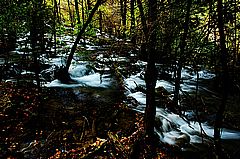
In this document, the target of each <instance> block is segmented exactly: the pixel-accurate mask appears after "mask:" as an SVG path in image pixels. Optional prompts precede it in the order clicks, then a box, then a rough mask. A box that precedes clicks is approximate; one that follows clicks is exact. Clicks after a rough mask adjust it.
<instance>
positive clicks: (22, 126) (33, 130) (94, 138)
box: [0, 82, 240, 158]
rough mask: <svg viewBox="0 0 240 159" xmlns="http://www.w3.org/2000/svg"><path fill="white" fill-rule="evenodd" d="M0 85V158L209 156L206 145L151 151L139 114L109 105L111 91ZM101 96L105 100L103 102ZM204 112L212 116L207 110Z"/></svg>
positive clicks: (230, 149)
mask: <svg viewBox="0 0 240 159" xmlns="http://www.w3.org/2000/svg"><path fill="white" fill-rule="evenodd" d="M0 87H1V89H0V90H1V91H0V95H1V98H0V99H1V100H0V103H1V112H0V115H1V116H0V117H1V121H2V122H1V128H2V130H1V135H0V136H1V138H0V141H1V149H0V152H1V153H0V154H1V156H0V157H1V158H7V157H12V158H19V156H22V157H24V158H32V157H34V158H40V157H43V158H79V157H80V158H130V157H132V158H133V156H134V155H135V156H136V155H138V156H139V158H146V157H153V156H155V157H154V158H191V157H193V156H198V157H197V158H204V157H206V156H207V158H214V154H213V153H212V152H213V149H212V148H211V145H209V147H205V148H203V152H198V153H197V152H194V153H193V152H188V153H186V152H185V153H183V152H181V147H178V146H172V145H168V144H164V143H161V142H157V143H155V144H156V145H155V146H154V147H153V146H152V145H153V144H152V143H151V142H150V143H149V141H151V139H150V140H148V139H146V138H144V137H143V136H144V126H143V115H142V114H141V113H137V112H135V111H133V110H131V109H129V108H127V106H126V105H125V104H123V103H121V100H118V99H116V100H115V101H112V100H111V99H112V98H114V96H116V93H118V92H114V91H113V90H109V91H107V92H106V91H103V90H94V91H93V90H89V88H88V89H84V88H82V89H81V90H78V91H80V92H81V94H82V95H83V97H82V98H80V99H79V98H76V95H74V94H73V93H72V89H66V88H65V89H63V88H43V90H41V93H40V91H39V90H37V89H36V88H31V89H29V88H26V87H17V86H16V85H14V84H13V83H9V82H8V83H1V85H0ZM92 92H95V93H92ZM103 92H104V94H105V95H104V97H106V96H108V97H109V99H108V98H103V95H102V94H101V93H103ZM99 94H100V96H99ZM207 104H208V103H207ZM233 106H234V107H235V106H236V105H233ZM230 110H232V111H230ZM206 111H207V112H206V113H207V115H209V116H211V113H212V112H211V111H208V110H206ZM231 113H232V114H233V115H232V116H233V117H232V118H227V121H226V122H224V123H225V126H226V127H230V128H234V129H238V128H239V126H240V125H239V122H238V119H239V118H237V116H238V115H239V110H237V109H234V108H228V114H231ZM206 117H207V116H205V118H206ZM203 118H204V117H203ZM229 123H230V125H229ZM231 123H232V124H231ZM155 141H156V140H155ZM232 143H235V144H234V145H239V146H240V144H239V142H236V141H232V142H230V141H228V142H226V143H225V148H226V153H229V152H233V153H235V154H234V155H237V154H239V150H237V148H236V147H235V146H234V147H232V146H231V145H232ZM136 145H141V146H139V147H138V146H136ZM199 146H200V145H199ZM136 147H137V148H136ZM207 149H208V151H206V150H207ZM136 151H137V152H139V154H136V153H134V152H136ZM204 151H205V152H204ZM189 153H193V154H189ZM189 156H190V157H189Z"/></svg>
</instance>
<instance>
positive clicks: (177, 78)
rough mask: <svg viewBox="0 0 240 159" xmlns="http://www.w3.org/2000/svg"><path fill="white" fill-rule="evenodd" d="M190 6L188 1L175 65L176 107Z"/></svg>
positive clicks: (174, 100) (190, 3)
mask: <svg viewBox="0 0 240 159" xmlns="http://www.w3.org/2000/svg"><path fill="white" fill-rule="evenodd" d="M191 5H192V1H191V0H188V3H187V13H186V17H185V22H184V24H183V36H182V38H181V41H180V46H179V47H180V57H179V60H178V64H177V74H176V79H175V92H174V99H173V102H174V105H175V106H178V100H179V90H180V82H181V72H182V68H183V63H184V57H185V56H186V55H184V52H185V47H186V45H187V43H186V39H187V35H188V28H189V18H190V10H191ZM178 109H179V112H180V113H181V108H180V107H178Z"/></svg>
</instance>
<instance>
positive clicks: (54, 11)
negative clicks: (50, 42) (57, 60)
mask: <svg viewBox="0 0 240 159" xmlns="http://www.w3.org/2000/svg"><path fill="white" fill-rule="evenodd" d="M57 10H58V7H57V1H56V0H54V9H53V13H54V21H53V38H54V56H55V55H57V35H56V32H57V31H56V26H57V25H56V23H57V19H58V18H57V16H58V12H57Z"/></svg>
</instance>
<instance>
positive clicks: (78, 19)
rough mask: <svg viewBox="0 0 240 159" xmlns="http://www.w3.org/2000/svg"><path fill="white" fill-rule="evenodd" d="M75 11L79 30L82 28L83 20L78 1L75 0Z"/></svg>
mask: <svg viewBox="0 0 240 159" xmlns="http://www.w3.org/2000/svg"><path fill="white" fill-rule="evenodd" d="M75 10H76V15H77V24H78V28H80V24H81V20H80V14H79V8H78V0H75Z"/></svg>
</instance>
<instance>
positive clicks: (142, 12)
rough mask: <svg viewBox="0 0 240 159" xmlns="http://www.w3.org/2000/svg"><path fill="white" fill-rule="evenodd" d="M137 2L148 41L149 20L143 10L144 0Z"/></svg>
mask: <svg viewBox="0 0 240 159" xmlns="http://www.w3.org/2000/svg"><path fill="white" fill-rule="evenodd" d="M137 4H138V9H139V12H140V17H141V22H142V29H143V33H144V35H145V38H146V41H147V40H148V30H147V21H146V17H145V14H144V11H143V6H142V1H141V0H137Z"/></svg>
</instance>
